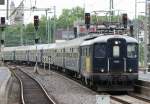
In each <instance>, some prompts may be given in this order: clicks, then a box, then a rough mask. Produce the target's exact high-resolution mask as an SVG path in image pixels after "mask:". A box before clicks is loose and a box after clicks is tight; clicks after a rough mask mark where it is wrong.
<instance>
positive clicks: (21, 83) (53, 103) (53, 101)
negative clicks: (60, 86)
mask: <svg viewBox="0 0 150 104" xmlns="http://www.w3.org/2000/svg"><path fill="white" fill-rule="evenodd" d="M17 70H19V71H21V72H22V73H23V74H25V75H26V76H28V77H29V78H31V79H32V80H34V81H35V82H36V83H37V84H38V85H39V86H40V88H41V89H42V91H43V92H44V95H45V96H46V97H47V98H48V100H49V102H52V103H50V104H57V103H56V101H55V100H54V99H52V98H51V97H50V96H49V95H48V93H47V92H46V90H45V89H44V87H43V86H42V85H41V84H40V83H39V82H38V81H37V80H35V79H34V78H33V77H31V76H30V75H28V74H27V73H25V72H24V71H22V70H20V69H17ZM13 73H14V74H15V76H16V78H17V79H18V80H19V82H20V86H21V102H22V104H26V103H25V98H24V91H23V90H24V87H23V82H22V80H21V78H20V77H19V75H17V74H16V72H15V71H13Z"/></svg>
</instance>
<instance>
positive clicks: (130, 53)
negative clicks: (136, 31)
mask: <svg viewBox="0 0 150 104" xmlns="http://www.w3.org/2000/svg"><path fill="white" fill-rule="evenodd" d="M137 51H138V50H137V45H136V44H128V45H127V57H128V58H137Z"/></svg>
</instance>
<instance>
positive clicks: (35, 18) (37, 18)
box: [34, 16, 39, 31]
mask: <svg viewBox="0 0 150 104" xmlns="http://www.w3.org/2000/svg"><path fill="white" fill-rule="evenodd" d="M34 27H35V30H36V31H37V30H38V27H39V16H34Z"/></svg>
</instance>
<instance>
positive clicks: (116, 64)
mask: <svg viewBox="0 0 150 104" xmlns="http://www.w3.org/2000/svg"><path fill="white" fill-rule="evenodd" d="M108 52H109V56H108V71H109V72H111V73H121V72H124V71H125V70H126V41H125V40H124V39H117V38H115V39H110V40H108Z"/></svg>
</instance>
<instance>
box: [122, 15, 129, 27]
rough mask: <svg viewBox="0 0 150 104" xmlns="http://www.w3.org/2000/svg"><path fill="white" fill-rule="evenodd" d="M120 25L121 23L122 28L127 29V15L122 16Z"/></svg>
mask: <svg viewBox="0 0 150 104" xmlns="http://www.w3.org/2000/svg"><path fill="white" fill-rule="evenodd" d="M122 23H123V26H124V28H127V24H128V16H127V14H122Z"/></svg>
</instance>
